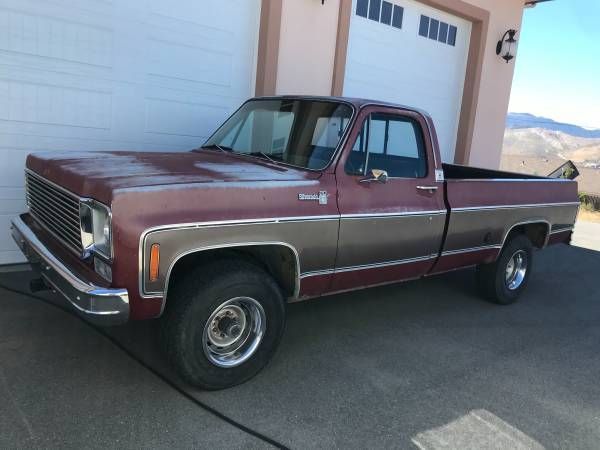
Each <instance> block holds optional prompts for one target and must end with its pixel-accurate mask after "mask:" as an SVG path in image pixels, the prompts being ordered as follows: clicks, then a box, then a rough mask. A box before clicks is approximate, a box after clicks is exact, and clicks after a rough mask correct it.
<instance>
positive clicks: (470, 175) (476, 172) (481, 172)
mask: <svg viewBox="0 0 600 450" xmlns="http://www.w3.org/2000/svg"><path fill="white" fill-rule="evenodd" d="M442 168H443V169H444V177H445V178H446V179H447V180H456V179H465V180H483V179H494V180H527V179H533V180H535V179H547V178H546V177H540V176H537V175H527V174H523V173H516V172H505V171H502V170H492V169H482V168H479V167H469V166H461V165H458V164H442Z"/></svg>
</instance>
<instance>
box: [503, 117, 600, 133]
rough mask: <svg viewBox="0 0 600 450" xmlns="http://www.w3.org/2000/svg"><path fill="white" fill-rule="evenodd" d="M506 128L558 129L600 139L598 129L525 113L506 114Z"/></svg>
mask: <svg viewBox="0 0 600 450" xmlns="http://www.w3.org/2000/svg"><path fill="white" fill-rule="evenodd" d="M506 128H509V129H522V128H541V129H544V130H548V131H560V132H562V133H565V134H569V135H571V136H576V137H581V138H587V139H600V129H598V130H589V129H587V128H583V127H580V126H578V125H573V124H570V123H561V122H556V121H554V120H552V119H547V118H545V117H538V116H534V115H533V114H527V113H508V115H507V116H506Z"/></svg>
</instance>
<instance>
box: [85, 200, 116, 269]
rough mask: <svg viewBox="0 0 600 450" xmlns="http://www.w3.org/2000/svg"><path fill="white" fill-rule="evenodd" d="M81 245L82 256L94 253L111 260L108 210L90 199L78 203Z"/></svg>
mask: <svg viewBox="0 0 600 450" xmlns="http://www.w3.org/2000/svg"><path fill="white" fill-rule="evenodd" d="M79 219H80V223H81V243H82V246H83V251H84V256H89V255H90V254H91V253H96V254H98V255H100V256H102V257H104V258H105V259H107V260H111V259H112V225H111V213H110V209H109V208H108V207H107V206H105V205H103V204H102V203H99V202H97V201H96V200H92V199H82V200H81V202H80V203H79Z"/></svg>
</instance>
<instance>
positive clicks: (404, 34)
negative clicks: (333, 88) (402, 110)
mask: <svg viewBox="0 0 600 450" xmlns="http://www.w3.org/2000/svg"><path fill="white" fill-rule="evenodd" d="M390 1H392V2H393V3H394V4H396V5H398V6H401V7H402V8H403V9H404V12H403V15H404V19H403V21H402V28H400V29H399V28H396V27H393V26H390V25H387V24H385V23H381V22H378V21H375V20H371V19H368V18H364V17H360V16H358V15H357V14H356V0H355V1H354V3H353V5H354V8H353V11H352V19H351V24H350V39H349V43H348V57H347V63H346V76H345V79H344V94H345V95H350V96H356V97H368V98H373V99H378V100H385V101H391V102H396V103H400V104H405V105H408V106H414V107H418V108H421V109H424V110H426V111H427V112H428V113H429V114H430V115H431V116H432V117H433V119H434V121H435V123H436V129H437V131H438V136H439V141H440V149H441V152H442V158H443V160H444V161H453V159H454V147H455V144H456V133H457V130H458V120H459V114H460V105H461V101H462V91H463V87H464V80H465V72H466V61H467V55H468V46H469V42H470V33H471V23H470V22H468V21H466V20H464V19H462V18H460V17H457V16H453V15H451V14H448V13H446V12H443V11H439V10H436V9H435V8H431V7H429V6H427V5H424V4H423V3H420V2H417V1H412V0H390ZM422 15H425V16H427V17H430V18H433V19H435V20H437V21H439V22H443V23H446V24H448V25H452V26H455V27H456V29H457V33H456V40H455V43H454V45H450V44H448V43H446V42H441V41H439V40H437V39H436V40H434V39H430V38H429V37H423V36H420V35H419V25H420V21H421V16H422Z"/></svg>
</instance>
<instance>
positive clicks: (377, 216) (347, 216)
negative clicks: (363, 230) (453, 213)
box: [340, 209, 447, 219]
mask: <svg viewBox="0 0 600 450" xmlns="http://www.w3.org/2000/svg"><path fill="white" fill-rule="evenodd" d="M446 213H447V211H446V210H445V209H439V210H433V211H406V212H391V213H366V214H362V213H359V214H342V215H341V216H340V218H341V219H386V218H389V217H404V216H432V215H440V214H446Z"/></svg>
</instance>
